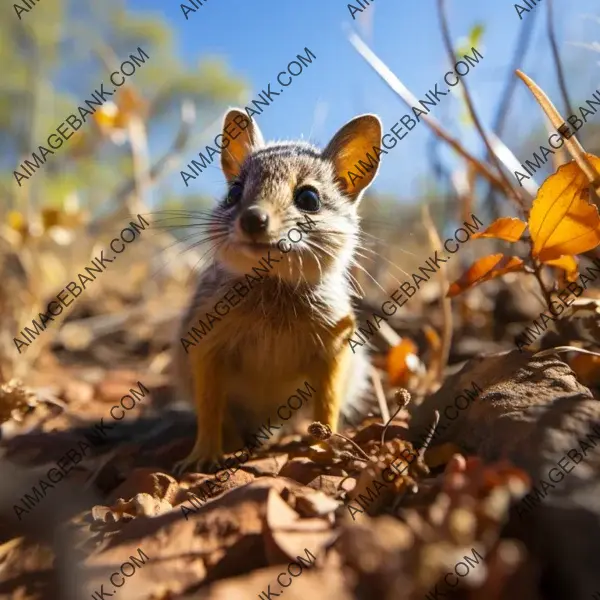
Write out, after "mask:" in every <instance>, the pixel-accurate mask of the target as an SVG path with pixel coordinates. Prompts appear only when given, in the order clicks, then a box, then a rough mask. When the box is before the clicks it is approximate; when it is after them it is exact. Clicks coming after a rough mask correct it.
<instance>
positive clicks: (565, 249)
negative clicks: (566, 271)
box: [529, 154, 600, 262]
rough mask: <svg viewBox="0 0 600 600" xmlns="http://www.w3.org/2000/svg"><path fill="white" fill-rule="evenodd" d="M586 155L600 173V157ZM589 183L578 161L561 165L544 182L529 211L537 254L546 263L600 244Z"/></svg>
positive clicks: (599, 222)
mask: <svg viewBox="0 0 600 600" xmlns="http://www.w3.org/2000/svg"><path fill="white" fill-rule="evenodd" d="M586 156H587V158H588V160H589V161H590V162H591V163H592V165H593V166H594V168H595V169H596V170H597V171H599V172H600V158H598V157H597V156H594V155H593V154H586ZM588 186H589V181H588V179H587V177H586V176H585V174H584V173H583V171H582V170H581V169H580V168H579V166H578V165H577V163H576V162H575V161H571V162H569V163H567V164H565V165H562V166H561V167H560V168H559V169H558V171H556V173H554V174H553V175H550V177H548V179H546V181H544V183H543V184H542V186H541V187H540V189H539V191H538V194H537V197H536V199H535V200H534V201H533V206H532V208H531V213H530V214H529V231H530V232H531V238H532V240H533V256H534V257H537V258H539V259H540V260H541V261H543V262H547V261H549V260H553V259H558V258H560V257H561V256H563V255H571V256H573V255H575V254H581V253H582V252H587V251H588V250H592V249H593V248H595V247H596V246H598V244H600V215H599V214H598V209H597V208H596V207H595V206H594V205H593V204H591V203H590V202H589V188H588Z"/></svg>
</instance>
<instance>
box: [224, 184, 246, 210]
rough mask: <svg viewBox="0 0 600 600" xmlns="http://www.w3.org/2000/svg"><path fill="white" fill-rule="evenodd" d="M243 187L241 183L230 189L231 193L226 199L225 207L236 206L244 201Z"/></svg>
mask: <svg viewBox="0 0 600 600" xmlns="http://www.w3.org/2000/svg"><path fill="white" fill-rule="evenodd" d="M242 191H243V190H242V186H241V184H239V183H234V184H233V185H232V186H231V187H230V188H229V193H228V194H227V197H226V198H225V206H234V205H235V204H237V203H238V202H239V201H240V200H241V199H242Z"/></svg>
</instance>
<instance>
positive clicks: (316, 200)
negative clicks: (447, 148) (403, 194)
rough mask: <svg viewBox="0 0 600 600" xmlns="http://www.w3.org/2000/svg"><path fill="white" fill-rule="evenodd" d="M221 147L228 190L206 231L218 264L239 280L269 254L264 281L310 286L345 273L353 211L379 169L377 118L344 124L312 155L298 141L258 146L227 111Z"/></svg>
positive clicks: (255, 134) (239, 116) (249, 127)
mask: <svg viewBox="0 0 600 600" xmlns="http://www.w3.org/2000/svg"><path fill="white" fill-rule="evenodd" d="M244 125H245V128H244V129H242V127H243V126H244ZM230 132H231V133H238V135H237V136H236V137H235V138H233V136H232V135H231V133H230ZM226 140H228V143H227V141H226ZM222 144H223V146H224V148H223V150H222V153H221V167H222V169H223V173H224V174H225V178H226V179H227V184H228V192H227V194H226V196H225V198H224V199H223V200H222V201H221V202H220V203H219V205H218V206H217V208H216V209H215V211H214V213H213V218H214V222H213V225H212V231H211V234H212V237H213V239H215V241H216V243H217V246H218V249H217V251H216V256H217V259H218V260H219V262H221V263H222V264H224V265H225V266H226V267H227V268H228V269H230V270H232V271H234V272H236V273H239V274H240V275H242V274H246V273H249V272H250V273H251V272H252V268H253V267H255V266H257V265H258V263H259V261H260V259H261V258H263V257H267V254H268V253H269V252H270V256H271V257H274V258H275V259H277V260H279V261H280V262H279V263H273V270H272V271H271V272H270V275H271V276H277V277H280V278H282V279H284V280H286V281H289V282H290V283H298V282H299V281H301V280H305V281H307V282H308V283H311V284H315V283H318V282H319V281H321V280H322V279H323V277H324V276H326V275H327V273H330V272H332V271H334V270H336V271H340V270H344V269H346V268H348V266H349V265H350V262H351V259H352V255H353V253H354V250H355V247H356V244H357V242H358V235H359V220H358V215H357V206H358V204H359V202H360V199H361V197H362V195H363V193H364V191H365V190H366V188H367V187H368V186H369V185H370V184H371V182H372V181H373V179H374V178H375V175H376V173H377V170H378V167H379V156H380V146H381V123H380V121H379V119H378V118H377V117H375V116H373V115H363V116H360V117H356V118H354V119H352V120H351V121H349V122H348V123H346V125H344V126H343V127H342V128H341V129H340V130H339V131H338V132H337V133H336V134H335V135H334V136H333V138H332V139H331V141H330V142H329V144H328V145H327V147H326V148H325V149H324V150H323V151H319V150H318V149H317V148H315V147H313V146H312V145H310V144H308V143H305V142H276V143H265V142H264V140H263V137H262V134H261V132H260V130H259V128H258V126H257V125H256V123H255V122H254V121H251V120H250V119H249V118H248V117H247V116H246V115H245V114H244V113H243V112H241V111H239V110H236V109H233V110H230V111H229V112H228V113H227V115H226V116H225V121H224V124H223V142H222ZM225 146H226V147H225Z"/></svg>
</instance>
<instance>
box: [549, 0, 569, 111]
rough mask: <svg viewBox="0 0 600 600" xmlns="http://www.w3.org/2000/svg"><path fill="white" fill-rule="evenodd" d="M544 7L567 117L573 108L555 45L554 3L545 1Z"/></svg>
mask: <svg viewBox="0 0 600 600" xmlns="http://www.w3.org/2000/svg"><path fill="white" fill-rule="evenodd" d="M546 6H547V7H548V37H549V38H550V48H552V58H553V59H554V64H555V66H556V74H557V76H558V83H559V85H560V92H561V94H562V97H563V101H564V103H565V108H566V109H567V112H568V113H569V115H572V114H573V108H572V107H571V101H570V100H569V94H568V92H567V84H566V82H565V73H564V70H563V66H562V61H561V60H560V55H559V53H558V44H557V43H556V32H555V31H554V2H553V0H547V1H546Z"/></svg>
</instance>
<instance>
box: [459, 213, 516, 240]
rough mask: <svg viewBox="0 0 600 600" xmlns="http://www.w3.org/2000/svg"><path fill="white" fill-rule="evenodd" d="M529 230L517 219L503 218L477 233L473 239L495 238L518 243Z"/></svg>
mask: <svg viewBox="0 0 600 600" xmlns="http://www.w3.org/2000/svg"><path fill="white" fill-rule="evenodd" d="M525 229H527V223H525V221H521V219H517V218H515V217H501V218H500V219H496V220H495V221H494V222H493V223H492V224H491V225H490V226H489V227H488V228H487V229H485V231H482V232H481V233H476V234H475V235H473V236H471V239H474V240H475V239H477V238H495V239H497V240H505V241H507V242H518V241H519V240H520V239H521V236H522V235H523V232H524V231H525Z"/></svg>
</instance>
